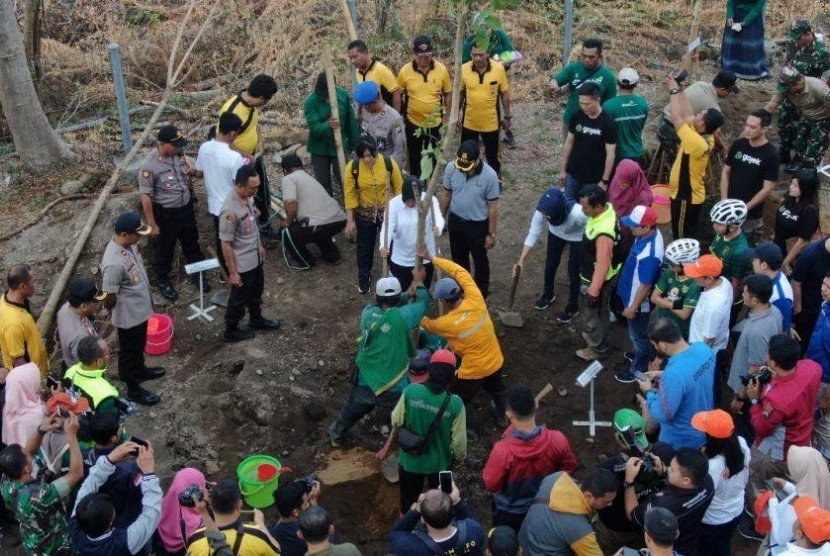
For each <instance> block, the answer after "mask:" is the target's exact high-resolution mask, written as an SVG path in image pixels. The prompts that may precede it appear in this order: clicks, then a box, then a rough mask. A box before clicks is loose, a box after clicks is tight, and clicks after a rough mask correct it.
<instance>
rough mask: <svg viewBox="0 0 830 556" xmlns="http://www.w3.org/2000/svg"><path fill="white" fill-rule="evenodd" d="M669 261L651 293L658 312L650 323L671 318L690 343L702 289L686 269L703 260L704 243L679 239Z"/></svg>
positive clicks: (672, 245) (668, 253)
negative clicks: (686, 266) (693, 312)
mask: <svg viewBox="0 0 830 556" xmlns="http://www.w3.org/2000/svg"><path fill="white" fill-rule="evenodd" d="M665 258H666V263H668V266H667V268H665V269H663V273H662V274H661V275H660V278H659V279H658V280H657V284H656V285H655V286H654V291H653V292H651V303H652V305H654V306H655V307H656V309H655V310H654V311H652V312H651V319H650V320H651V321H653V320H655V319H661V318H670V319H672V320H674V321H675V322H676V323H677V324H678V326H680V331H681V332H682V334H683V338H685V339H688V338H689V319H691V318H692V311H694V309H695V307H697V300H698V298H699V297H700V286H698V285H697V282H695V281H694V280H692V279H691V278H689V277H688V276H686V275H685V274H684V273H683V265H684V264H693V263H694V262H695V261H696V260H698V259H699V258H700V242H698V241H697V240H696V239H692V238H690V237H684V238H680V239H676V240H674V241H672V242H671V243H670V244H669V246H668V247H666V253H665ZM626 357H628V355H626ZM632 357H633V355H632Z"/></svg>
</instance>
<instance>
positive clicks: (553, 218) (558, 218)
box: [536, 187, 568, 226]
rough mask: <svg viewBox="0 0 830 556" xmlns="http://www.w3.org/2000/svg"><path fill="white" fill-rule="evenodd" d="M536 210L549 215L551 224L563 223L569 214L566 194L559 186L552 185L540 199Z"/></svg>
mask: <svg viewBox="0 0 830 556" xmlns="http://www.w3.org/2000/svg"><path fill="white" fill-rule="evenodd" d="M536 210H538V211H539V212H541V213H542V214H544V215H545V216H547V217H548V222H550V225H551V226H559V225H561V224H562V223H563V222H564V221H565V219H566V218H567V216H568V214H567V212H566V207H565V194H564V193H563V192H562V190H561V189H559V188H558V187H551V188H550V189H548V190H547V191H545V194H544V195H542V197H541V198H540V199H539V203H538V204H537V205H536Z"/></svg>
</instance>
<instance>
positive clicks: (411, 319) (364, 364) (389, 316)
mask: <svg viewBox="0 0 830 556" xmlns="http://www.w3.org/2000/svg"><path fill="white" fill-rule="evenodd" d="M416 268H417V267H416ZM425 275H426V272H425V271H424V269H423V267H420V269H416V270H413V271H412V285H411V286H410V288H409V291H410V292H413V293H411V294H408V295H410V296H411V297H413V298H414V299H415V301H414V303H410V304H408V305H403V306H400V301H401V283H400V282H399V281H398V279H397V278H394V277H386V278H381V279H380V280H378V282H377V286H376V288H375V292H376V294H377V298H376V300H377V303H368V304H367V305H366V306H365V307H364V308H363V312H362V313H361V315H360V339H359V340H358V347H357V355H356V357H355V366H356V367H357V372H356V373H355V375H356V376H355V379H354V385H353V386H352V390H351V392H350V393H349V398H348V399H347V400H346V403H345V404H344V405H343V408H342V409H341V410H340V414H339V415H338V416H337V419H336V420H335V421H334V422H333V423H332V424H331V425H329V428H328V433H329V437H330V438H331V445H332V446H334V447H335V448H338V447H340V444H341V443H342V442H343V435H344V434H345V433H346V431H348V430H349V429H350V428H351V427H352V425H354V424H355V423H357V422H358V421H359V420H360V419H362V418H363V416H364V415H367V414H369V412H370V411H372V410H373V409H374V408H375V406H377V405H379V406H382V407H388V408H390V409H391V408H392V407H393V406H394V405H395V404H396V403H398V399H399V398H400V396H401V392H402V391H403V389H404V387H405V386H406V385H407V382H408V379H407V375H408V374H409V360H410V359H412V358H413V357H415V355H416V351H415V344H414V342H413V341H412V331H413V330H414V329H415V328H417V327H418V324H419V323H420V322H421V319H423V318H424V315H425V314H426V312H427V311H428V310H429V300H430V295H429V290H428V289H427V288H425V287H424V277H425Z"/></svg>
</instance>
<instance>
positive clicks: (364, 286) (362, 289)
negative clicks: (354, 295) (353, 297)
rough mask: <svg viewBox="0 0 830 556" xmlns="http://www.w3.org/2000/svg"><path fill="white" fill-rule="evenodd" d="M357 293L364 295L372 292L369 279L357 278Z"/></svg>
mask: <svg viewBox="0 0 830 556" xmlns="http://www.w3.org/2000/svg"><path fill="white" fill-rule="evenodd" d="M357 291H358V292H359V293H360V294H362V295H366V294H367V293H369V292H371V291H372V281H371V280H370V279H369V278H358V285H357Z"/></svg>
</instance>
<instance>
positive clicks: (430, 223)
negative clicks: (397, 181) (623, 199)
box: [380, 176, 444, 291]
mask: <svg viewBox="0 0 830 556" xmlns="http://www.w3.org/2000/svg"><path fill="white" fill-rule="evenodd" d="M421 185H422V182H421V180H419V179H417V178H416V177H415V176H407V177H406V178H404V180H403V187H402V188H401V194H400V195H398V196H396V197H393V198H392V199H391V200H390V201H389V214H388V216H387V217H386V218H384V219H383V226H381V228H380V237H381V241H380V244H381V245H380V254H381V256H382V257H390V259H389V271H390V272H391V273H392V276H394V277H395V278H397V279H398V282H400V283H401V290H402V291H406V290H408V289H409V286H410V284H412V269H413V268H415V257H416V253H417V252H418V201H416V199H423V198H424V196H425V195H426V193H420V194H419V192H420V190H421ZM387 223H388V224H389V232H388V237H387V236H386V233H387V232H386V225H387ZM443 229H444V217H443V216H441V208H440V207H439V206H438V198H437V197H433V198H432V210H430V211H428V212H427V215H426V221H425V222H424V244H425V245H426V248H427V251H429V254H430V255H431V256H433V257H435V256H436V252H435V232H436V230H438V232H439V233H440V230H443ZM385 237H387V239H388V243H387V244H386V245H384V242H383V238H385ZM392 246H394V249H391V247H392ZM390 250H391V256H390ZM424 270H426V273H427V274H426V278H424V286H426V287H427V288H429V285H430V284H431V283H432V273H433V266H432V263H431V262H424Z"/></svg>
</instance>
